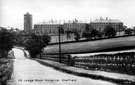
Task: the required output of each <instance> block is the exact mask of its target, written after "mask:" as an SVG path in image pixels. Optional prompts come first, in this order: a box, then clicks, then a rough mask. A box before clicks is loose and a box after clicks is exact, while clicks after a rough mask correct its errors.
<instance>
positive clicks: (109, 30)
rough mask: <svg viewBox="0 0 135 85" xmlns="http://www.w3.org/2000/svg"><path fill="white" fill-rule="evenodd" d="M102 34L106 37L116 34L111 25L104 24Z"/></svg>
mask: <svg viewBox="0 0 135 85" xmlns="http://www.w3.org/2000/svg"><path fill="white" fill-rule="evenodd" d="M104 35H105V36H107V37H109V38H110V37H115V36H116V30H115V29H114V28H113V27H111V26H110V25H108V26H106V27H105V29H104Z"/></svg>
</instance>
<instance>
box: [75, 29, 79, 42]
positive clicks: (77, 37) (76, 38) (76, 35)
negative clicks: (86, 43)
mask: <svg viewBox="0 0 135 85" xmlns="http://www.w3.org/2000/svg"><path fill="white" fill-rule="evenodd" d="M74 35H75V40H76V41H78V40H79V39H80V34H79V33H78V32H77V31H76V32H74Z"/></svg>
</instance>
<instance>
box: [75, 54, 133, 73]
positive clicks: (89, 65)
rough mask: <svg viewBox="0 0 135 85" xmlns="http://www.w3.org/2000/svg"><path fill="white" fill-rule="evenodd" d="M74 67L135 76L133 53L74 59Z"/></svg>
mask: <svg viewBox="0 0 135 85" xmlns="http://www.w3.org/2000/svg"><path fill="white" fill-rule="evenodd" d="M74 66H76V67H80V68H84V69H90V70H102V71H112V72H120V73H126V74H131V75H135V53H119V54H103V55H95V56H85V57H76V58H75V65H74Z"/></svg>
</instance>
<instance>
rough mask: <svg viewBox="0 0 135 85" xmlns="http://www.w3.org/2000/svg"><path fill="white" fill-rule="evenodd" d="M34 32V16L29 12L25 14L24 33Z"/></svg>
mask: <svg viewBox="0 0 135 85" xmlns="http://www.w3.org/2000/svg"><path fill="white" fill-rule="evenodd" d="M31 30H32V15H31V14H29V13H28V12H27V13H26V14H24V31H26V32H28V31H31Z"/></svg>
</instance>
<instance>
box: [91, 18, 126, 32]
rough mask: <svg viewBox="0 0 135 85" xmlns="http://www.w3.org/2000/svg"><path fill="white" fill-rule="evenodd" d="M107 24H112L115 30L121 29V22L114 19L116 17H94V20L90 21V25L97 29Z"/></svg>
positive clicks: (102, 28)
mask: <svg viewBox="0 0 135 85" xmlns="http://www.w3.org/2000/svg"><path fill="white" fill-rule="evenodd" d="M107 25H110V26H112V27H113V28H115V30H117V31H120V30H122V29H123V22H121V21H119V20H116V19H108V18H106V19H103V18H100V19H96V20H94V21H92V22H90V27H92V28H93V29H97V30H99V31H102V30H104V28H105V27H106V26H107Z"/></svg>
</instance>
